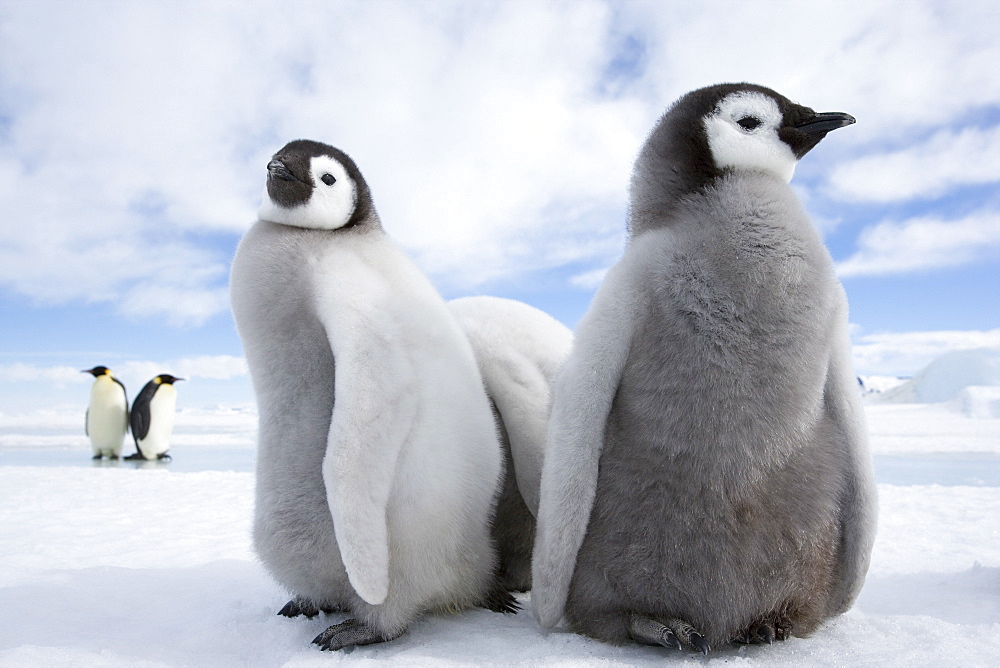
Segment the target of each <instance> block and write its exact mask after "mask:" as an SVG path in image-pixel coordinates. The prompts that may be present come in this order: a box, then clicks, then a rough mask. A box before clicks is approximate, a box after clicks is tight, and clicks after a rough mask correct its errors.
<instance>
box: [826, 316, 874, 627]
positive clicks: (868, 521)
mask: <svg viewBox="0 0 1000 668" xmlns="http://www.w3.org/2000/svg"><path fill="white" fill-rule="evenodd" d="M844 309H845V310H846V302H845V306H844ZM841 321H842V322H844V323H846V322H847V318H846V317H843V318H841ZM843 330H844V331H843V332H840V333H839V334H840V335H841V336H840V341H841V342H842V345H840V346H839V347H837V348H836V349H835V350H834V352H833V354H832V355H831V360H830V363H829V366H828V369H827V376H826V387H825V388H824V403H825V410H826V413H827V416H828V417H829V418H830V421H831V422H832V423H833V425H834V427H835V428H836V438H837V443H838V445H839V446H840V447H841V449H842V453H841V455H842V457H843V459H842V462H843V463H842V466H843V467H844V470H843V471H842V472H841V475H842V476H843V479H844V482H845V485H844V489H843V492H842V497H841V505H840V549H839V551H838V563H837V564H836V571H835V572H836V576H835V577H836V580H835V582H834V584H833V588H832V591H831V592H830V597H829V599H828V606H827V607H828V612H829V614H839V613H841V612H844V611H846V610H847V609H848V608H850V607H851V605H852V604H853V603H854V599H856V598H857V596H858V594H859V593H860V592H861V587H862V585H863V584H864V581H865V575H866V574H867V573H868V566H869V564H870V562H871V552H872V546H873V544H874V542H875V527H876V523H877V515H878V498H877V488H876V484H875V474H874V470H873V468H872V461H871V454H870V453H869V450H868V432H867V429H866V427H865V421H864V408H863V407H862V405H861V396H860V394H859V392H858V391H857V385H856V382H857V381H856V379H855V376H854V373H853V371H852V365H851V359H850V354H851V352H850V345H849V337H848V334H847V331H846V325H845V326H844V327H843Z"/></svg>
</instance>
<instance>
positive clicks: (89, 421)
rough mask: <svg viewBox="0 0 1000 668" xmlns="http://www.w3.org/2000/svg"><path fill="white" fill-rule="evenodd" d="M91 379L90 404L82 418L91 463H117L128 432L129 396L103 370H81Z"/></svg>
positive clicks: (109, 372) (120, 383)
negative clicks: (106, 459)
mask: <svg viewBox="0 0 1000 668" xmlns="http://www.w3.org/2000/svg"><path fill="white" fill-rule="evenodd" d="M81 373H89V374H90V375H92V376H93V377H94V383H93V384H92V385H91V386H90V404H89V405H88V406H87V414H86V417H85V418H84V427H83V429H84V433H86V434H87V436H88V437H90V446H91V448H93V450H94V459H102V458H104V457H107V458H108V459H118V458H119V457H121V454H122V444H123V443H124V441H125V433H126V432H127V431H128V396H127V394H126V392H125V386H124V385H122V382H121V381H120V380H118V379H117V378H115V377H114V375H112V373H111V369H109V368H108V367H106V366H95V367H94V368H93V369H84V370H83V371H81Z"/></svg>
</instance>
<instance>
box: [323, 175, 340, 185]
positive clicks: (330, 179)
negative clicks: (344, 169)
mask: <svg viewBox="0 0 1000 668" xmlns="http://www.w3.org/2000/svg"><path fill="white" fill-rule="evenodd" d="M319 180H320V181H322V182H323V183H325V184H326V185H328V186H332V185H333V184H334V183H336V182H337V179H335V178H333V174H324V175H323V176H321V177H319Z"/></svg>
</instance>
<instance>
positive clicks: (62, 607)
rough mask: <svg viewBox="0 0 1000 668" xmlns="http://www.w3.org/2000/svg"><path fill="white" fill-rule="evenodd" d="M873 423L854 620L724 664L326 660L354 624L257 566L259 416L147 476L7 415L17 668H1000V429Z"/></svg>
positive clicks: (578, 640)
mask: <svg viewBox="0 0 1000 668" xmlns="http://www.w3.org/2000/svg"><path fill="white" fill-rule="evenodd" d="M868 413H869V423H870V429H871V434H872V449H873V452H874V454H875V462H876V471H877V474H878V476H879V479H880V484H879V493H880V507H881V515H880V526H879V534H878V540H877V542H876V545H875V553H874V557H873V562H872V567H871V571H870V573H869V575H868V580H867V583H866V584H865V587H864V590H863V591H862V594H861V597H860V598H859V600H858V602H857V604H856V605H855V607H854V608H853V609H852V610H851V611H849V612H848V613H847V614H845V615H843V616H841V617H839V618H837V619H834V620H831V621H830V622H828V623H827V624H826V625H825V626H823V627H822V628H821V629H820V630H819V631H818V632H817V633H816V634H814V635H813V636H812V637H811V638H805V639H800V638H795V639H792V640H789V641H787V642H784V643H779V644H775V645H774V646H770V647H741V648H716V649H715V650H714V651H713V652H712V654H711V655H710V656H709V657H707V658H704V657H701V656H695V655H693V654H682V653H680V652H669V651H667V650H664V649H658V648H647V647H640V646H637V645H632V646H625V647H612V646H609V645H605V644H602V643H599V642H596V641H593V640H589V639H586V638H583V637H581V636H577V635H574V634H571V633H565V632H556V633H549V634H545V633H543V632H542V631H541V630H540V629H539V628H538V627H537V626H536V624H535V622H534V619H533V618H532V616H531V614H530V612H528V611H527V610H526V611H523V612H521V613H520V614H517V615H499V614H495V613H491V612H487V611H484V610H471V611H466V612H463V613H460V614H457V615H452V616H430V617H426V618H424V619H422V620H421V621H419V622H418V623H416V624H414V625H413V626H412V627H411V628H410V630H409V631H408V632H407V633H406V634H405V635H404V636H403V637H401V638H399V639H398V640H396V641H393V642H391V643H387V644H384V645H376V646H370V647H361V648H356V649H354V650H353V651H350V652H340V653H326V652H320V651H319V650H317V649H316V648H315V647H313V646H312V645H310V641H311V640H312V638H313V637H314V636H315V635H316V634H317V633H319V632H320V631H321V630H323V629H324V628H326V627H327V626H328V625H330V624H332V623H335V622H338V621H340V620H341V616H339V615H329V616H324V615H321V616H320V617H317V618H314V619H312V620H306V619H286V618H284V617H278V616H277V615H276V614H275V613H276V611H277V610H278V608H280V607H281V605H283V604H284V603H285V602H286V600H287V598H288V597H287V594H286V593H285V592H283V591H282V590H281V589H280V588H279V587H278V586H277V585H275V584H274V583H273V582H272V581H271V580H270V578H269V577H268V575H267V574H266V573H265V572H264V571H263V570H262V568H261V567H260V566H259V565H258V564H257V562H256V561H255V559H254V556H253V553H252V550H251V546H250V540H249V532H250V518H251V512H252V504H253V486H254V479H253V473H252V466H253V439H254V426H255V425H254V422H255V416H254V415H253V413H252V411H250V410H247V409H240V410H236V409H234V410H229V411H196V410H186V411H181V412H180V414H179V415H178V420H177V430H176V437H175V439H174V447H173V448H172V452H173V453H174V461H173V462H171V463H170V464H166V465H164V464H153V465H152V466H148V467H141V466H136V465H134V464H132V463H126V462H121V463H117V464H115V465H103V466H96V465H93V464H92V463H91V462H90V459H89V449H88V446H87V443H86V439H85V438H84V437H83V436H82V434H81V433H80V430H81V429H82V416H81V414H80V413H67V412H65V411H63V412H60V411H48V412H44V413H35V414H32V415H22V416H3V415H0V665H2V666H49V665H59V666H181V665H183V666H278V665H290V666H312V665H315V666H328V665H332V664H360V665H366V664H367V665H371V664H391V665H510V664H520V665H534V664H546V665H557V666H559V665H562V666H570V665H573V666H576V665H592V666H605V665H653V664H658V663H660V662H662V661H663V660H664V659H670V660H674V661H686V662H690V663H706V662H707V663H711V664H718V663H738V664H741V665H761V664H766V665H796V666H799V665H850V666H856V665H866V666H876V665H877V666H890V665H891V666H897V665H910V666H912V665H935V666H938V665H956V666H957V665H962V666H976V665H978V666H996V665H1000V417H997V416H993V417H972V416H970V415H969V414H968V411H966V410H965V408H964V404H962V403H960V402H958V403H957V402H955V401H951V402H948V403H943V404H930V405H929V404H894V403H870V404H869V405H868ZM129 450H130V448H126V452H128V451H129ZM522 602H524V604H525V606H526V607H527V597H526V596H522Z"/></svg>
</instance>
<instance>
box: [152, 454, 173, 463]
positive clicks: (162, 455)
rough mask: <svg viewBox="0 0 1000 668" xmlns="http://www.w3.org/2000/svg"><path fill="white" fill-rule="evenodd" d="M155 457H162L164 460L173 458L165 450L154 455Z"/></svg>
mask: <svg viewBox="0 0 1000 668" xmlns="http://www.w3.org/2000/svg"><path fill="white" fill-rule="evenodd" d="M156 458H157V459H164V460H166V461H168V462H169V461H170V460H172V459H173V457H171V456H170V455H168V454H167V453H165V452H161V453H160V454H158V455H156Z"/></svg>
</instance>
